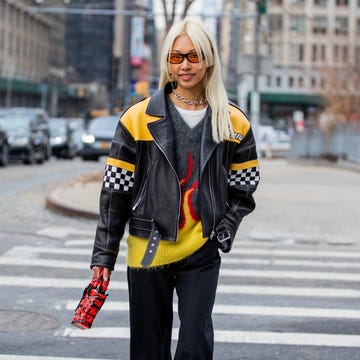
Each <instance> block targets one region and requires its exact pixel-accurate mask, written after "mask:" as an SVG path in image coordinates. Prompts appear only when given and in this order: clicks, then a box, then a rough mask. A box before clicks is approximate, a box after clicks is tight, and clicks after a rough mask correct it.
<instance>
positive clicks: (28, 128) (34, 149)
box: [0, 114, 48, 164]
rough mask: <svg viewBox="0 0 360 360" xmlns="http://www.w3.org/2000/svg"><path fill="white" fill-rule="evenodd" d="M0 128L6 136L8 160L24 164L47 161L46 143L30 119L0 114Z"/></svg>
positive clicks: (41, 133)
mask: <svg viewBox="0 0 360 360" xmlns="http://www.w3.org/2000/svg"><path fill="white" fill-rule="evenodd" d="M0 126H1V127H2V128H3V129H5V131H6V132H7V134H8V145H9V151H8V155H9V159H12V160H21V161H23V162H24V163H25V164H32V163H34V162H35V161H36V162H37V163H42V162H44V161H45V160H46V159H47V151H48V150H47V147H48V141H47V139H46V138H45V137H44V134H43V132H42V130H41V129H39V128H38V126H37V124H36V123H35V122H34V120H32V119H31V118H30V117H23V116H16V115H13V114H11V115H10V114H5V115H4V114H0Z"/></svg>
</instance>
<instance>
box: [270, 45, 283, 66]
mask: <svg viewBox="0 0 360 360" xmlns="http://www.w3.org/2000/svg"><path fill="white" fill-rule="evenodd" d="M271 54H272V58H273V60H274V62H281V61H282V59H283V44H282V43H281V42H277V43H274V44H272V47H271Z"/></svg>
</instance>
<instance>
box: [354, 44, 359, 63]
mask: <svg viewBox="0 0 360 360" xmlns="http://www.w3.org/2000/svg"><path fill="white" fill-rule="evenodd" d="M355 64H356V65H360V46H357V47H356V48H355Z"/></svg>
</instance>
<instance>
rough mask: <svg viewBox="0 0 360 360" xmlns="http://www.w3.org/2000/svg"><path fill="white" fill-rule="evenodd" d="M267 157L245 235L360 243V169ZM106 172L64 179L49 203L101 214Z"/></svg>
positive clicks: (278, 239) (242, 230) (84, 213)
mask: <svg viewBox="0 0 360 360" xmlns="http://www.w3.org/2000/svg"><path fill="white" fill-rule="evenodd" d="M343 165H344V167H345V168H343V166H334V165H332V164H329V163H318V162H313V163H309V162H298V163H295V162H288V161H287V160H284V159H280V160H262V161H261V181H260V185H259V188H258V190H257V191H256V193H255V200H256V203H257V208H256V209H255V211H254V212H253V213H252V214H250V215H249V216H247V217H246V218H245V219H244V220H243V222H242V224H241V225H240V228H239V231H238V233H237V237H238V238H239V239H247V240H258V241H272V242H296V243H307V244H309V245H314V244H319V243H322V244H324V243H325V244H328V245H351V244H359V245H360V236H359V234H360V225H359V219H360V206H359V204H360V191H359V185H360V172H359V171H352V170H354V168H349V166H348V164H343ZM101 175H102V174H99V176H98V179H97V180H96V181H94V179H93V178H94V176H92V177H91V176H90V181H88V180H86V177H82V178H80V179H75V180H73V181H72V182H69V183H64V184H63V185H62V186H60V187H58V188H56V189H55V190H54V191H53V192H52V193H51V194H50V195H49V196H48V198H47V207H48V208H49V209H51V210H54V211H57V212H60V213H62V214H64V215H67V216H80V217H84V218H88V219H98V214H99V212H98V206H99V195H100V189H101Z"/></svg>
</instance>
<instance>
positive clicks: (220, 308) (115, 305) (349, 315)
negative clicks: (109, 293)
mask: <svg viewBox="0 0 360 360" xmlns="http://www.w3.org/2000/svg"><path fill="white" fill-rule="evenodd" d="M78 303H79V301H78V300H69V301H67V302H66V303H65V304H64V305H62V304H61V303H60V304H58V305H57V306H56V307H57V309H61V308H62V307H63V308H65V309H66V310H74V309H75V308H76V306H77V305H78ZM128 310H129V304H128V302H126V301H108V302H107V303H105V304H104V306H103V307H102V311H115V312H116V311H128ZM174 311H175V312H177V305H176V304H174ZM213 313H214V314H230V315H260V316H288V317H313V318H337V319H354V320H355V319H360V309H339V308H326V309H324V308H311V307H308V308H306V307H286V306H241V305H225V304H215V306H214V310H213Z"/></svg>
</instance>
